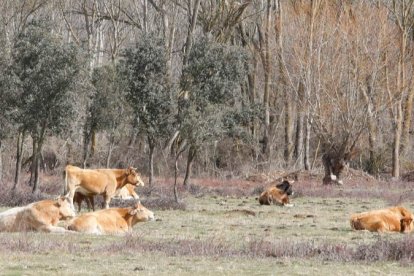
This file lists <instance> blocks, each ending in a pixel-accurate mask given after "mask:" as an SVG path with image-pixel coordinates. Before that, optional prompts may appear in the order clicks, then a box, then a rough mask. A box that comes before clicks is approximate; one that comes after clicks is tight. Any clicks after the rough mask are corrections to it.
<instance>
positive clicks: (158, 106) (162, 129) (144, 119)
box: [122, 35, 176, 139]
mask: <svg viewBox="0 0 414 276" xmlns="http://www.w3.org/2000/svg"><path fill="white" fill-rule="evenodd" d="M166 63H167V59H166V52H165V48H164V42H163V41H162V40H161V39H158V38H157V37H155V36H152V35H148V36H144V37H142V38H141V39H140V40H139V42H138V43H137V45H136V47H135V48H130V49H127V50H126V51H125V53H124V60H123V61H122V68H123V74H124V78H125V80H126V83H127V87H128V97H127V98H128V100H129V103H130V104H131V106H132V108H133V110H134V113H135V116H136V119H137V120H138V122H139V128H140V129H141V130H142V131H144V132H145V133H146V134H147V136H148V138H149V139H156V138H160V137H166V136H167V135H168V134H169V133H170V131H171V130H172V128H173V126H174V124H173V121H174V113H175V110H176V109H175V100H174V97H175V93H174V92H173V87H172V85H171V83H170V82H169V79H168V75H167V65H166Z"/></svg>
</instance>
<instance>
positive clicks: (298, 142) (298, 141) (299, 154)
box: [295, 82, 305, 169]
mask: <svg viewBox="0 0 414 276" xmlns="http://www.w3.org/2000/svg"><path fill="white" fill-rule="evenodd" d="M298 96H299V98H298V101H297V111H298V112H297V113H298V117H297V120H296V138H295V159H296V164H298V166H299V169H301V168H303V167H302V165H303V163H302V160H303V150H304V146H303V136H304V121H305V113H304V110H303V104H304V102H305V91H304V86H303V83H302V82H300V83H299V88H298Z"/></svg>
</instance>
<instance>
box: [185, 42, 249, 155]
mask: <svg viewBox="0 0 414 276" xmlns="http://www.w3.org/2000/svg"><path fill="white" fill-rule="evenodd" d="M246 73H247V55H246V53H245V52H244V51H243V50H242V49H241V48H238V47H232V46H226V45H223V44H218V43H216V42H214V41H212V40H209V39H208V38H202V39H200V40H199V41H196V42H195V43H194V46H193V47H192V51H191V53H190V56H189V61H188V66H187V67H186V68H184V70H183V77H182V81H181V86H182V88H183V90H184V91H185V93H186V96H185V100H183V102H184V104H183V105H182V113H181V118H180V119H181V124H182V132H183V135H184V136H185V137H186V138H187V139H188V140H189V141H190V143H191V144H192V145H193V146H196V147H199V146H201V144H202V143H204V142H206V141H211V140H212V139H219V138H220V136H222V135H224V134H225V133H227V130H229V129H230V126H229V125H230V124H229V122H225V120H224V118H226V117H227V121H228V120H229V118H230V117H231V116H228V114H230V113H231V114H233V117H234V116H235V114H241V113H240V111H241V99H240V95H241V93H240V91H239V89H240V83H241V82H242V80H243V79H244V78H245V76H246ZM234 123H236V121H233V125H234Z"/></svg>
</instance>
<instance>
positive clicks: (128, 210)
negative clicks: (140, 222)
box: [123, 208, 135, 228]
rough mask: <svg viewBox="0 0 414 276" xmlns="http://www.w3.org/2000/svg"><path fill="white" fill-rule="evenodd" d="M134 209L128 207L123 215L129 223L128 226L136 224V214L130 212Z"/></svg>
mask: <svg viewBox="0 0 414 276" xmlns="http://www.w3.org/2000/svg"><path fill="white" fill-rule="evenodd" d="M132 210H133V208H127V209H125V214H124V215H123V217H124V219H125V221H126V222H127V224H128V228H132V226H133V225H134V224H135V223H134V215H131V214H130V213H129V212H130V211H132Z"/></svg>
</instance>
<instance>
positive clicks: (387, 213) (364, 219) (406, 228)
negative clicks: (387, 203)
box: [350, 206, 414, 233]
mask: <svg viewBox="0 0 414 276" xmlns="http://www.w3.org/2000/svg"><path fill="white" fill-rule="evenodd" d="M350 223H351V227H352V229H355V230H368V231H371V232H401V233H409V232H411V231H412V230H413V228H414V226H413V215H412V214H411V212H410V211H408V210H407V209H406V208H404V207H401V206H398V207H390V208H387V209H381V210H374V211H369V212H363V213H359V214H353V215H352V216H351V219H350Z"/></svg>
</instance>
